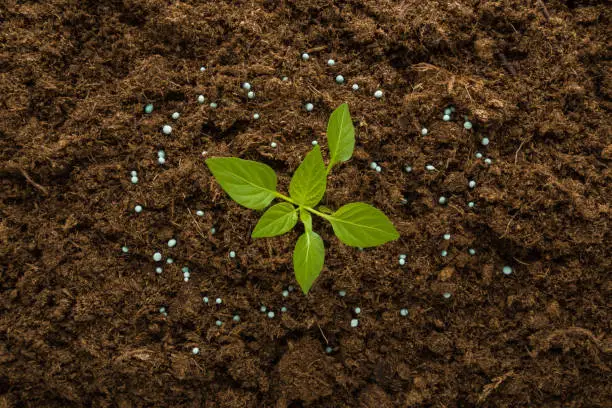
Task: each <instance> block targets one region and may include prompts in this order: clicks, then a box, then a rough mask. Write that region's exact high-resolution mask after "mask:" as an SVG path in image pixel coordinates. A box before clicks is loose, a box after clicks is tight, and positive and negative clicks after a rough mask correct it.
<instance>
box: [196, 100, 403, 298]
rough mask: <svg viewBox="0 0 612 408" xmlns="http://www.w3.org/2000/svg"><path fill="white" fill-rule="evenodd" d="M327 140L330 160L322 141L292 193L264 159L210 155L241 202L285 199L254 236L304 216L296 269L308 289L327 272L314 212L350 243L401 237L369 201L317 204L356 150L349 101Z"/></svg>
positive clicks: (256, 205)
mask: <svg viewBox="0 0 612 408" xmlns="http://www.w3.org/2000/svg"><path fill="white" fill-rule="evenodd" d="M327 141H328V144H329V156H330V160H329V163H328V164H327V166H325V163H324V162H323V156H322V155H321V147H320V146H319V145H316V146H314V148H313V149H312V150H311V151H310V152H309V153H308V154H307V155H306V157H305V158H304V161H303V162H302V163H301V164H300V166H299V167H298V168H297V170H296V171H295V173H294V174H293V178H292V179H291V183H290V184H289V196H285V195H283V194H281V193H279V192H277V191H276V185H277V179H276V174H275V173H274V170H273V169H272V168H271V167H269V166H267V165H265V164H263V163H258V162H255V161H251V160H243V159H238V158H235V157H214V158H210V159H208V160H206V164H207V165H208V168H209V169H210V171H211V172H212V174H213V176H214V177H215V178H216V179H217V181H218V182H219V184H220V185H221V187H222V188H223V190H225V192H227V193H228V194H229V196H230V197H231V198H232V199H233V200H234V201H236V202H237V203H238V204H240V205H242V206H244V207H247V208H251V209H253V210H263V209H265V208H266V207H267V206H268V205H270V203H271V202H272V201H273V200H274V199H276V198H278V199H281V200H283V201H285V202H283V203H279V204H275V205H273V206H272V207H270V208H269V209H268V210H267V211H266V212H265V213H264V214H263V215H262V217H261V219H260V220H259V222H258V223H257V225H256V226H255V229H254V230H253V233H252V234H251V236H252V237H253V238H264V237H273V236H277V235H282V234H284V233H286V232H288V231H290V230H291V229H292V228H293V227H294V226H295V225H296V224H297V222H298V219H300V220H301V221H302V223H303V224H304V233H303V234H302V235H301V236H300V237H299V238H298V240H297V243H296V245H295V249H294V251H293V269H294V271H295V277H296V279H297V281H298V283H299V284H300V286H301V288H302V291H303V292H304V294H307V293H308V291H309V290H310V288H311V287H312V284H313V282H314V281H315V280H316V279H317V277H318V276H319V274H320V273H321V270H322V268H323V264H324V260H325V248H324V245H323V239H322V238H321V236H320V235H319V234H317V233H316V232H314V231H313V228H312V214H314V215H317V216H319V217H321V218H323V219H325V220H326V221H329V222H330V223H331V225H332V228H333V230H334V233H335V234H336V236H337V237H338V239H340V241H342V242H343V243H345V244H346V245H349V246H353V247H361V248H367V247H374V246H379V245H382V244H384V243H386V242H389V241H393V240H395V239H397V238H399V234H398V232H397V230H396V229H395V227H394V226H393V224H392V223H391V221H390V220H389V219H388V218H387V216H385V214H383V213H382V211H380V210H378V209H376V208H374V207H372V206H371V205H369V204H365V203H350V204H346V205H344V206H342V207H340V208H339V209H338V210H336V211H335V212H334V211H331V210H329V209H327V208H326V207H318V209H315V207H316V206H317V204H319V202H320V201H321V199H322V198H323V195H324V194H325V189H326V186H327V176H328V175H329V173H330V171H331V169H332V167H333V166H335V165H337V164H340V163H342V162H345V161H347V160H349V159H350V158H351V156H352V155H353V149H354V148H355V129H354V128H353V122H352V120H351V115H350V113H349V108H348V105H347V104H342V105H340V106H339V107H338V108H337V109H336V110H335V111H334V112H333V113H332V115H331V117H330V118H329V122H328V124H327Z"/></svg>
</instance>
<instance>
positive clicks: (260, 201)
mask: <svg viewBox="0 0 612 408" xmlns="http://www.w3.org/2000/svg"><path fill="white" fill-rule="evenodd" d="M206 165H207V166H208V168H209V169H210V171H211V172H212V174H213V176H215V178H216V179H217V181H218V182H219V184H221V187H222V188H223V190H225V192H226V193H227V194H229V196H230V197H232V199H233V200H234V201H236V202H237V203H238V204H240V205H242V206H245V207H247V208H251V209H253V210H263V209H264V208H266V207H267V206H268V205H269V204H270V203H271V202H272V200H274V198H275V197H276V174H275V173H274V170H272V168H271V167H270V166H267V165H265V164H263V163H258V162H255V161H251V160H242V159H238V158H236V157H213V158H210V159H208V160H206Z"/></svg>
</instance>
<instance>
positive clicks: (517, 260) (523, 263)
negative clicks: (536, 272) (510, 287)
mask: <svg viewBox="0 0 612 408" xmlns="http://www.w3.org/2000/svg"><path fill="white" fill-rule="evenodd" d="M512 259H514V260H515V261H516V262H518V263H520V264H521V265H525V266H529V265H531V264H528V263H527V262H523V261H521V260H520V259H518V258H516V257H514V256H513V257H512Z"/></svg>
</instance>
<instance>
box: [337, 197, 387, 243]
mask: <svg viewBox="0 0 612 408" xmlns="http://www.w3.org/2000/svg"><path fill="white" fill-rule="evenodd" d="M328 220H329V221H330V222H331V224H332V227H333V228H334V233H335V234H336V236H337V237H338V238H340V241H342V242H344V243H345V244H346V245H350V246H355V247H361V248H367V247H373V246H378V245H382V244H384V243H385V242H389V241H393V240H395V239H398V238H399V234H398V232H397V230H396V229H395V227H394V226H393V224H392V223H391V221H389V219H388V218H387V216H386V215H385V214H383V212H382V211H380V210H378V209H376V208H374V207H372V206H371V205H369V204H365V203H351V204H347V205H344V206H342V207H340V208H339V209H338V211H336V212H335V213H333V214H332V215H330V216H329V218H328Z"/></svg>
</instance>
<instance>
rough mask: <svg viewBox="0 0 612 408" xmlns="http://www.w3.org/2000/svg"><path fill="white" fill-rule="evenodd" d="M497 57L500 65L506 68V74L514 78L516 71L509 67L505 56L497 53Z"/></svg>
mask: <svg viewBox="0 0 612 408" xmlns="http://www.w3.org/2000/svg"><path fill="white" fill-rule="evenodd" d="M497 55H498V56H499V59H500V60H501V63H502V65H503V66H504V68H506V71H508V73H510V75H512V76H515V75H516V70H515V69H514V67H513V66H512V65H510V63H509V62H508V59H507V58H506V56H505V55H504V54H503V53H501V52H500V53H498V54H497Z"/></svg>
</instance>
